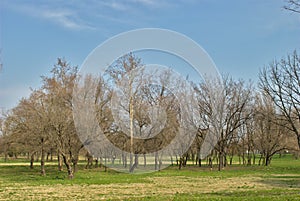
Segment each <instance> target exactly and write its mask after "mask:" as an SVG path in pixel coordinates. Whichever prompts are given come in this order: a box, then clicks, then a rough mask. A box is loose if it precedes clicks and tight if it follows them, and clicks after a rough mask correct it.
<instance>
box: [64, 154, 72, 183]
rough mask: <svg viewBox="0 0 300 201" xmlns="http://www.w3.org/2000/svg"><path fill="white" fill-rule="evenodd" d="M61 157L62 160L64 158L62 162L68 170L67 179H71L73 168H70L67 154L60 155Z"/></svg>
mask: <svg viewBox="0 0 300 201" xmlns="http://www.w3.org/2000/svg"><path fill="white" fill-rule="evenodd" d="M62 157H63V160H64V163H65V165H66V168H67V170H68V178H69V179H73V177H74V172H73V169H72V164H71V161H70V160H69V159H68V158H67V156H65V155H62Z"/></svg>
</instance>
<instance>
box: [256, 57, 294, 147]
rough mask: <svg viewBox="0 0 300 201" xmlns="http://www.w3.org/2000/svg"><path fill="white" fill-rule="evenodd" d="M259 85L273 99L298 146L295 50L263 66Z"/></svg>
mask: <svg viewBox="0 0 300 201" xmlns="http://www.w3.org/2000/svg"><path fill="white" fill-rule="evenodd" d="M259 86H260V88H261V89H262V91H263V92H264V93H266V94H267V95H268V96H269V97H270V98H271V99H272V100H273V102H274V104H275V105H276V107H277V109H278V110H279V111H280V113H281V117H282V120H284V121H286V123H284V125H285V126H286V128H287V129H289V130H290V131H292V132H293V133H294V135H295V137H296V138H297V141H298V146H299V148H300V56H299V55H298V54H297V52H296V51H294V53H293V54H291V55H288V56H287V58H283V59H281V60H280V61H276V60H275V61H274V62H273V63H271V64H270V65H269V66H267V67H265V68H264V69H263V70H262V71H261V72H260V84H259Z"/></svg>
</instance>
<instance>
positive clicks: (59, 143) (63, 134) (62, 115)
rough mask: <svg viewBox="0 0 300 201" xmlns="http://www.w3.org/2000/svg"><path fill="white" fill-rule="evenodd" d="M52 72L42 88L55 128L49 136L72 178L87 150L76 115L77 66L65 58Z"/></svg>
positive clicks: (44, 79) (48, 113) (50, 118)
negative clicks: (75, 120) (77, 127)
mask: <svg viewBox="0 0 300 201" xmlns="http://www.w3.org/2000/svg"><path fill="white" fill-rule="evenodd" d="M51 72H52V76H51V77H43V82H44V84H43V86H42V89H43V90H44V92H45V94H47V97H46V102H47V109H48V110H47V115H48V122H49V124H50V127H51V130H50V132H49V134H50V136H51V139H52V140H53V142H54V144H55V145H56V148H57V151H58V153H59V154H60V155H61V156H62V158H63V162H64V164H65V166H66V168H67V170H68V176H69V178H70V179H71V178H73V176H74V170H76V165H77V162H78V157H79V151H80V150H81V149H82V148H83V144H82V143H81V141H80V140H79V137H78V136H77V134H76V129H75V125H74V120H73V113H72V94H73V87H74V84H75V79H76V73H77V67H73V66H71V65H70V64H68V63H67V62H66V61H65V60H63V59H58V61H57V64H56V65H55V66H54V68H53V69H52V71H51ZM72 165H73V167H72Z"/></svg>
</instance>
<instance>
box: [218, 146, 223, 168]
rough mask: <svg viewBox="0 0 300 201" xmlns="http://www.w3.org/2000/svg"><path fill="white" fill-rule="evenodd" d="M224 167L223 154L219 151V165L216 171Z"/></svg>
mask: <svg viewBox="0 0 300 201" xmlns="http://www.w3.org/2000/svg"><path fill="white" fill-rule="evenodd" d="M223 167H224V156H223V152H222V151H220V152H219V167H218V171H221V170H222V169H223Z"/></svg>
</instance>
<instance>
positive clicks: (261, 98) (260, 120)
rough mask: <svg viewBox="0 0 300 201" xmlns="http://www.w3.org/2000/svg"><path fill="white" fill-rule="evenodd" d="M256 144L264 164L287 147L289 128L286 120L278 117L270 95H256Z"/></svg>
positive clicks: (268, 162)
mask: <svg viewBox="0 0 300 201" xmlns="http://www.w3.org/2000/svg"><path fill="white" fill-rule="evenodd" d="M255 108H256V111H255V125H256V131H255V136H254V146H255V147H256V148H257V149H258V150H259V151H260V153H261V156H262V158H263V159H264V164H265V165H266V166H268V165H269V164H270V162H271V160H272V157H273V155H274V154H276V153H278V152H280V151H282V150H284V149H286V147H287V146H286V139H287V133H288V129H287V128H286V126H285V125H284V123H287V122H286V121H284V122H282V121H283V120H282V119H280V118H278V117H279V115H278V114H276V107H275V104H274V102H273V101H272V99H271V98H270V96H268V95H266V96H265V95H258V96H257V97H256V107H255Z"/></svg>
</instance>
